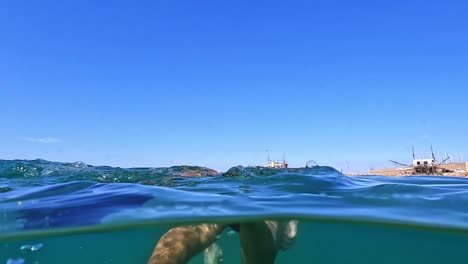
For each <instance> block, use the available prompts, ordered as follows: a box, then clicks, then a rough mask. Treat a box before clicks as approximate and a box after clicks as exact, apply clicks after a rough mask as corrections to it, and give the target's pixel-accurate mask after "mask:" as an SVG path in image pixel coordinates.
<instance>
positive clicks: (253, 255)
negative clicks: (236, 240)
mask: <svg viewBox="0 0 468 264" xmlns="http://www.w3.org/2000/svg"><path fill="white" fill-rule="evenodd" d="M239 237H240V242H241V257H242V263H243V264H273V263H274V262H275V258H276V253H277V249H276V245H275V242H274V239H273V235H272V233H271V231H270V229H269V227H268V226H267V225H266V224H265V222H264V221H261V222H254V223H243V224H240V234H239Z"/></svg>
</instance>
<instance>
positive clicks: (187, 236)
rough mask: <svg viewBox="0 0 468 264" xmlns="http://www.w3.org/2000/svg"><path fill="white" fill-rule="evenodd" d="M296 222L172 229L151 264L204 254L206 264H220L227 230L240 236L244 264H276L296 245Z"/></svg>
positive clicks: (179, 261) (180, 261) (178, 263)
mask: <svg viewBox="0 0 468 264" xmlns="http://www.w3.org/2000/svg"><path fill="white" fill-rule="evenodd" d="M297 225H298V221H297V220H288V221H284V220H283V221H273V220H265V221H261V222H248V223H240V224H231V225H227V224H199V225H188V226H180V227H175V228H172V229H170V230H169V231H168V232H167V233H165V234H164V235H163V236H162V237H161V238H160V240H159V241H158V243H157V244H156V246H155V248H154V250H153V253H152V255H151V257H150V259H149V260H148V264H184V263H187V262H188V261H189V260H190V259H191V258H192V257H194V256H195V255H197V254H198V253H200V252H202V251H203V250H205V264H208V263H209V264H211V263H221V262H222V250H221V249H220V248H219V247H218V246H217V244H216V240H217V237H218V236H219V235H220V234H221V233H222V232H223V230H224V229H225V228H226V227H228V226H229V227H231V228H232V229H233V230H235V231H237V232H239V238H240V246H241V252H240V254H241V258H242V263H243V264H273V263H274V262H275V259H276V255H277V253H278V251H280V250H286V249H288V248H289V247H290V246H291V245H293V244H294V241H295V240H296V236H297Z"/></svg>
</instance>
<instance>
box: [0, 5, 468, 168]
mask: <svg viewBox="0 0 468 264" xmlns="http://www.w3.org/2000/svg"><path fill="white" fill-rule="evenodd" d="M0 33H1V41H0V128H1V129H0V159H34V158H43V159H47V160H56V161H83V162H86V163H90V164H95V165H113V166H122V167H130V166H172V165H178V164H192V165H201V166H208V167H211V168H215V169H219V170H225V169H227V168H229V167H230V166H234V165H238V164H243V165H249V164H263V163H265V159H266V155H265V150H266V149H268V150H269V152H270V155H271V156H272V157H273V158H278V159H279V158H281V157H282V155H283V153H284V152H285V153H286V157H287V159H288V160H289V162H290V164H291V165H292V166H303V165H304V164H305V162H307V161H308V160H310V159H313V160H316V161H317V162H318V163H319V164H322V165H331V166H335V167H336V168H338V169H344V170H345V171H346V170H349V171H365V170H367V169H369V168H371V167H381V166H384V167H388V166H390V164H389V163H388V162H387V160H388V159H396V160H400V161H402V162H409V161H410V159H411V146H415V148H416V151H417V152H424V151H430V145H431V144H432V145H433V146H434V148H435V150H436V152H441V153H442V152H449V153H452V155H454V156H455V155H458V156H459V155H460V153H462V152H464V151H465V152H466V156H468V142H467V140H466V135H467V134H468V124H467V122H466V118H467V116H468V115H467V112H468V111H467V110H466V109H467V108H466V106H465V105H466V102H467V101H468V90H467V88H468V49H467V47H468V4H467V3H466V1H396V0H394V1H333V0H328V1H169V0H162V1H137V2H136V1H47V0H44V1H33V2H31V1H20V0H18V1H8V0H7V1H2V2H1V3H0Z"/></svg>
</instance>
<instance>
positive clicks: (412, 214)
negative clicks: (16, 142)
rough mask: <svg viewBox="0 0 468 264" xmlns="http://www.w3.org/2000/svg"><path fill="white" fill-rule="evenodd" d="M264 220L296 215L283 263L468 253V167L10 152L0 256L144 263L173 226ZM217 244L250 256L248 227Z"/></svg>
mask: <svg viewBox="0 0 468 264" xmlns="http://www.w3.org/2000/svg"><path fill="white" fill-rule="evenodd" d="M190 175H193V176H190ZM200 175H201V176H200ZM266 219H268V220H277V221H283V222H285V221H286V222H287V221H289V220H298V226H297V231H298V232H297V237H296V240H295V243H293V244H292V246H291V247H290V248H289V249H288V250H285V251H281V252H279V254H278V256H277V259H276V263H346V264H349V263H356V264H358V263H359V264H365V263H379V264H386V263H400V264H401V263H411V264H415V263H424V264H428V263H434V264H435V263H464V264H466V263H468V179H465V178H457V177H435V176H414V177H383V176H352V177H349V176H345V175H343V174H341V173H340V172H338V171H336V170H335V169H333V168H331V167H320V166H315V167H312V168H302V169H295V170H289V171H287V170H282V169H267V168H259V167H257V168H254V167H247V168H244V167H233V168H232V169H231V170H229V171H228V172H227V173H213V171H210V170H207V169H205V168H200V167H194V166H191V167H189V166H178V167H172V168H166V169H161V168H131V169H122V168H113V167H95V166H90V165H87V164H84V163H80V162H76V163H58V162H49V161H45V160H29V161H27V160H0V264H2V263H7V264H18V263H31V264H39V263H40V264H52V263H67V264H71V263H115V264H117V263H146V261H147V260H148V258H149V257H150V255H151V252H152V250H153V248H154V246H155V244H156V242H157V241H158V239H159V238H160V237H161V236H162V235H163V234H164V233H165V232H167V231H168V230H169V229H170V228H172V227H177V226H184V225H191V224H198V223H243V222H263V221H264V220H266ZM218 245H219V247H220V250H221V251H222V263H240V262H241V260H240V255H239V251H240V247H239V235H238V233H236V232H234V231H233V230H232V229H231V228H226V229H225V231H224V232H223V233H222V234H221V235H220V237H219V239H218ZM204 257H205V256H204V253H203V252H202V253H200V254H199V255H197V256H195V257H194V258H193V259H192V260H191V261H190V262H189V263H192V264H195V263H200V264H202V263H205V260H204ZM206 264H208V263H206ZM209 264H212V263H209ZM256 264H257V263H256Z"/></svg>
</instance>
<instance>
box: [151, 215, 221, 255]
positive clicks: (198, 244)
mask: <svg viewBox="0 0 468 264" xmlns="http://www.w3.org/2000/svg"><path fill="white" fill-rule="evenodd" d="M225 227H226V226H225V225H221V224H200V225H190V226H181V227H175V228H172V229H171V230H169V231H168V232H167V233H166V234H164V235H163V236H162V237H161V239H160V240H159V241H158V243H157V244H156V246H155V248H154V250H153V254H152V255H151V257H150V259H149V260H148V264H183V263H187V262H188V261H189V260H190V259H191V258H192V257H193V256H195V255H196V254H198V253H199V252H201V251H202V250H204V249H205V248H207V247H208V246H210V245H211V244H212V243H213V242H215V241H216V238H217V236H218V235H219V234H221V232H223V230H224V228H225Z"/></svg>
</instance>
